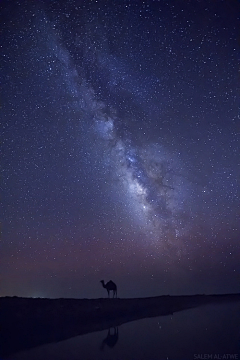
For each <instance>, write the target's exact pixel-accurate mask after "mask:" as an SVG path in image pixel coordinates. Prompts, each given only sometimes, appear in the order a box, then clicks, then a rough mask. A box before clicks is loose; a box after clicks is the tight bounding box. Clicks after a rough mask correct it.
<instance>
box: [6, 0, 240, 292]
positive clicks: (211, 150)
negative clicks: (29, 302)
mask: <svg viewBox="0 0 240 360" xmlns="http://www.w3.org/2000/svg"><path fill="white" fill-rule="evenodd" d="M195 5H196V7H193V5H192V4H190V3H181V2H176V1H169V2H168V3H164V4H159V3H158V2H155V1H153V2H150V3H148V4H145V3H140V2H139V3H137V2H133V1H126V2H125V1H124V2H117V1H116V2H114V1H113V2H111V3H109V4H108V3H105V2H97V1H96V2H95V3H91V4H89V3H88V2H82V4H81V5H79V4H78V3H77V2H74V1H71V2H68V4H65V3H64V2H63V3H62V2H55V1H52V2H51V4H49V3H47V2H44V1H41V2H38V3H36V4H29V3H28V2H16V7H15V8H14V9H13V8H12V5H11V4H10V3H9V4H8V5H7V4H4V5H3V4H1V6H2V17H3V22H4V24H5V30H4V39H3V42H2V57H3V65H4V66H3V70H4V71H3V78H4V81H3V87H4V93H3V124H4V125H3V128H4V135H3V145H4V158H3V184H4V195H3V235H2V239H3V241H2V249H3V250H2V251H3V252H4V254H5V255H4V261H3V263H2V265H1V266H2V267H1V279H2V280H3V288H2V294H19V295H30V296H31V294H32V292H33V290H32V288H34V291H35V293H37V294H44V296H85V295H84V294H85V293H84V291H85V292H86V294H87V295H88V296H95V295H97V296H98V288H97V285H96V287H95V285H93V287H92V288H90V285H89V282H92V283H93V284H97V282H98V281H99V277H100V278H102V277H109V276H110V274H113V275H114V276H115V278H116V279H117V280H118V283H119V284H120V286H121V284H123V283H124V282H125V279H126V277H129V278H130V279H132V281H134V282H135V283H136V284H137V283H138V285H136V286H135V287H134V288H132V287H131V284H130V283H129V284H128V285H127V286H126V287H125V289H126V290H125V294H126V295H128V296H132V295H133V296H134V295H136V294H140V295H142V294H145V293H149V292H156V293H158V291H157V290H156V286H155V285H156V284H157V283H159V282H161V283H162V284H163V283H164V290H165V291H168V292H178V291H179V292H184V291H185V292H191V291H193V289H194V291H198V290H199V289H201V291H205V290H204V289H206V291H208V290H209V289H214V290H215V291H225V290H231V289H230V288H231V286H232V289H234V287H236V286H237V285H236V284H237V280H236V279H237V278H238V276H239V267H238V262H239V261H238V260H239V259H238V257H239V244H238V243H239V241H238V240H239V234H240V232H239V231H240V228H239V195H240V191H239V178H240V170H239V112H238V111H239V110H238V101H237V91H238V90H237V76H238V75H237V40H236V39H237V25H236V24H237V19H236V16H235V14H236V9H235V7H236V8H237V5H233V3H231V5H229V4H228V5H227V3H226V2H224V1H220V2H219V5H214V4H213V3H212V2H210V1H203V2H196V3H195ZM203 23H204V26H203ZM209 273H211V274H212V278H210V280H209V281H205V280H206V274H209ZM219 274H221V275H219ZM10 278H11V279H13V280H12V282H11V284H10V280H9V279H10ZM140 278H141V279H142V280H140ZM229 278H231V279H232V280H231V281H230V282H229ZM22 279H24V280H22ZM133 279H134V280H133ZM149 279H150V281H149ZM174 279H175V280H174ZM21 281H23V285H22V287H21V286H20V285H19V283H20V282H21ZM78 281H79V283H81V284H82V289H81V291H80V290H79V289H78V287H77V283H78ZM181 282H182V285H181ZM33 283H34V286H33ZM37 284H38V285H37ZM179 284H180V285H179ZM83 288H85V290H84V289H83ZM209 291H210V290H209Z"/></svg>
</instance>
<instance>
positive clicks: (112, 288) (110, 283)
mask: <svg viewBox="0 0 240 360" xmlns="http://www.w3.org/2000/svg"><path fill="white" fill-rule="evenodd" d="M100 282H101V283H102V286H103V287H104V288H105V289H107V292H108V297H110V291H112V292H113V298H114V297H117V285H116V284H115V283H114V282H113V281H112V280H110V281H108V282H107V283H106V284H105V283H104V280H101V281H100Z"/></svg>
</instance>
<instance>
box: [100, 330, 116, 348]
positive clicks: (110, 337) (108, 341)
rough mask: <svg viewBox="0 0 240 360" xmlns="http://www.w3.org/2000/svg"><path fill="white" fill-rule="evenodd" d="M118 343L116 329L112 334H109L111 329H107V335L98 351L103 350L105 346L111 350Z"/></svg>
mask: <svg viewBox="0 0 240 360" xmlns="http://www.w3.org/2000/svg"><path fill="white" fill-rule="evenodd" d="M117 342H118V327H114V328H113V333H111V328H109V329H108V334H107V337H106V338H105V339H103V341H102V344H101V347H100V349H101V350H104V347H105V345H107V346H108V347H109V348H113V347H114V346H115V345H116V343H117Z"/></svg>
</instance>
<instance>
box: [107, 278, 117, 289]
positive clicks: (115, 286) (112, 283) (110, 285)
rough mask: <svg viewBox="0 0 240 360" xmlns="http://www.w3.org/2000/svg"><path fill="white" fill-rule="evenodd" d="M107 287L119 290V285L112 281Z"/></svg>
mask: <svg viewBox="0 0 240 360" xmlns="http://www.w3.org/2000/svg"><path fill="white" fill-rule="evenodd" d="M107 285H108V286H109V288H111V290H115V289H116V288H117V285H116V284H115V283H114V282H113V281H112V280H109V282H108V283H107Z"/></svg>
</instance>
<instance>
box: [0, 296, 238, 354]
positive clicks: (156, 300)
mask: <svg viewBox="0 0 240 360" xmlns="http://www.w3.org/2000/svg"><path fill="white" fill-rule="evenodd" d="M237 301H240V294H228V295H192V296H159V297H149V298H137V299H41V298H35V299H32V298H19V297H3V298H0V339H1V340H0V341H1V343H0V356H6V355H9V354H11V353H14V352H18V351H20V350H23V349H29V348H31V347H35V346H39V345H42V344H45V343H50V342H57V341H61V340H65V339H68V338H71V337H74V336H78V335H83V334H87V333H90V332H94V331H100V330H104V329H109V328H110V327H116V326H120V325H122V324H124V323H127V322H129V321H134V320H139V319H143V318H146V317H154V316H166V315H170V314H173V313H174V312H177V311H182V310H186V309H190V308H194V307H198V306H203V305H207V304H220V303H230V302H237Z"/></svg>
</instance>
